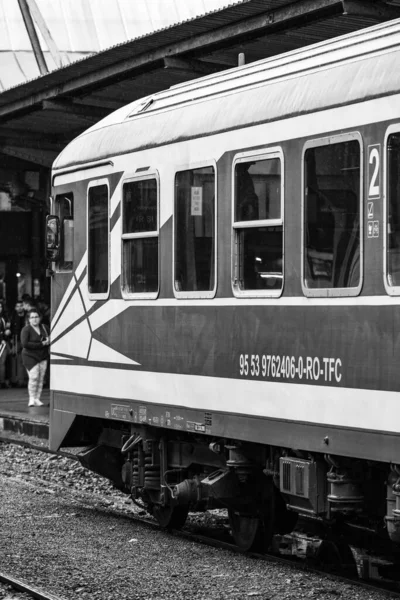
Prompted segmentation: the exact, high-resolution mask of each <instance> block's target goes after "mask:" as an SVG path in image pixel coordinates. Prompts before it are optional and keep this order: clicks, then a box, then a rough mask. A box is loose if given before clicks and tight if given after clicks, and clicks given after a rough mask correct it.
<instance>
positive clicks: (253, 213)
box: [236, 162, 259, 221]
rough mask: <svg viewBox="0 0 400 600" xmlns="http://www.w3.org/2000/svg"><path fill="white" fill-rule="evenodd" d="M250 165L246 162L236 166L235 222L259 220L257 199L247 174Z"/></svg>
mask: <svg viewBox="0 0 400 600" xmlns="http://www.w3.org/2000/svg"><path fill="white" fill-rule="evenodd" d="M252 164H254V163H249V162H247V163H238V164H237V165H236V184H237V211H238V214H237V215H236V220H237V221H256V220H258V218H259V206H258V204H259V198H258V196H257V194H256V192H255V189H254V182H253V178H252V176H251V175H250V173H249V168H250V167H251V165H252Z"/></svg>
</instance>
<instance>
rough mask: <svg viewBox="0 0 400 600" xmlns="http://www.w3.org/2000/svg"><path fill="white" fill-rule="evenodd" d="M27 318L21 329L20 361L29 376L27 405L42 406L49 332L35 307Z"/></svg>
mask: <svg viewBox="0 0 400 600" xmlns="http://www.w3.org/2000/svg"><path fill="white" fill-rule="evenodd" d="M28 320H29V323H28V325H25V327H24V328H23V329H22V331H21V345H22V362H23V365H24V367H25V369H26V370H27V371H28V377H29V380H28V393H29V403H28V406H43V402H41V400H40V396H41V393H42V389H43V381H44V376H45V374H46V370H47V363H48V359H49V345H50V334H49V331H48V329H47V327H46V326H45V325H42V324H41V322H40V314H39V312H38V311H37V310H36V309H35V308H33V309H32V310H30V311H29V315H28Z"/></svg>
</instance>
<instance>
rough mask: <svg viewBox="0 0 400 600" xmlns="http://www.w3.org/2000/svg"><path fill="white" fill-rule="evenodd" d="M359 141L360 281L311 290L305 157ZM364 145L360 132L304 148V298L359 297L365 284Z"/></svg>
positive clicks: (324, 139)
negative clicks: (307, 269) (307, 273)
mask: <svg viewBox="0 0 400 600" xmlns="http://www.w3.org/2000/svg"><path fill="white" fill-rule="evenodd" d="M350 141H358V144H359V148H360V187H359V211H360V212H359V215H360V281H359V283H358V285H357V286H356V287H351V288H350V287H348V288H347V287H346V288H309V287H307V285H306V283H305V269H304V264H305V260H306V252H305V216H306V215H305V206H306V200H305V155H306V151H307V150H309V149H310V148H320V147H322V146H330V145H334V144H340V143H343V142H350ZM363 207H364V145H363V138H362V135H361V133H360V132H359V131H352V132H349V133H341V134H333V135H329V136H325V137H321V138H314V139H312V140H308V141H307V142H306V143H305V144H304V146H303V151H302V156H301V288H302V290H303V294H304V296H306V297H308V298H331V297H333V298H339V297H350V296H358V295H359V294H360V292H361V289H362V286H363V282H364V210H363Z"/></svg>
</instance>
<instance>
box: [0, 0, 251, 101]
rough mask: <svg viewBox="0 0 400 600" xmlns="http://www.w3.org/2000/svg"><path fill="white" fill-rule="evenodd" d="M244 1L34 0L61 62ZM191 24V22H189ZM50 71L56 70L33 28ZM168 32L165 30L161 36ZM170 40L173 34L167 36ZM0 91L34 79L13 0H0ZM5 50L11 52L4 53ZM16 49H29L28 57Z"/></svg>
mask: <svg viewBox="0 0 400 600" xmlns="http://www.w3.org/2000/svg"><path fill="white" fill-rule="evenodd" d="M243 1H247V0H234V1H232V0H230V1H229V0H191V1H188V0H151V1H149V0H135V3H133V2H132V0H36V4H37V6H38V8H39V10H40V12H41V14H42V17H43V19H44V20H45V22H46V25H47V28H48V29H49V31H50V34H51V36H52V38H53V40H54V42H55V44H56V46H57V48H58V50H59V51H60V53H61V56H62V59H63V65H67V64H69V63H71V62H74V61H75V60H79V59H80V58H82V57H86V56H87V55H88V54H92V53H93V52H98V51H100V50H104V49H106V48H110V47H113V46H117V45H120V44H122V43H124V42H126V41H127V40H131V39H135V38H138V37H140V36H144V35H147V34H150V33H152V32H154V31H156V30H160V29H165V28H168V27H171V26H172V25H174V24H178V23H181V22H183V21H187V20H189V19H194V18H195V17H197V16H199V15H204V14H205V13H207V12H209V11H213V10H218V9H221V8H224V7H225V6H227V5H232V6H233V5H235V4H237V3H238V2H239V3H241V2H243ZM194 27H195V26H194ZM36 29H37V32H38V36H39V39H40V43H41V46H42V49H43V51H44V54H45V60H46V63H47V66H48V68H49V70H50V71H52V70H53V69H55V68H56V65H55V63H54V60H53V59H52V58H51V55H50V54H49V53H48V52H47V45H46V43H45V42H44V40H43V37H42V35H41V33H40V28H38V27H36ZM167 36H168V34H167ZM170 36H171V40H172V39H173V37H174V34H173V33H172V32H171V34H170ZM1 50H3V51H5V52H6V53H8V54H3V55H1V56H0V60H1V70H0V89H3V90H4V89H9V88H11V87H13V86H15V85H18V84H20V83H23V82H25V81H29V80H31V79H34V78H36V77H39V75H40V73H39V69H38V67H37V65H36V61H35V60H34V58H33V53H32V47H31V43H30V40H29V36H28V34H27V32H26V29H25V25H24V22H23V19H22V15H21V11H20V8H19V4H18V0H0V51H1ZM10 51H13V52H14V53H15V56H14V57H13V56H11V55H10V54H9V52H10ZM20 52H30V53H32V58H33V60H27V59H26V57H25V56H23V57H22V58H21V62H22V63H23V64H24V66H23V68H22V69H21V68H19V67H18V66H17V65H18V62H19V58H18V55H19V53H20Z"/></svg>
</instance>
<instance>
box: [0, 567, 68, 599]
mask: <svg viewBox="0 0 400 600" xmlns="http://www.w3.org/2000/svg"><path fill="white" fill-rule="evenodd" d="M0 582H1V583H4V584H5V585H8V586H10V587H12V589H13V590H16V591H17V592H22V593H23V594H25V595H28V596H29V597H30V598H35V600H64V599H63V598H60V597H59V596H55V595H54V594H50V593H49V592H46V591H44V590H41V589H39V588H36V587H34V586H32V585H30V584H28V583H26V582H24V581H20V580H19V579H15V578H14V577H11V576H10V575H7V574H6V573H1V572H0ZM25 597H26V596H25Z"/></svg>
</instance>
